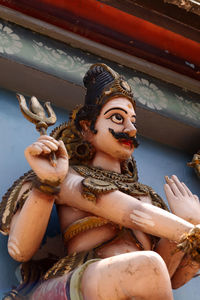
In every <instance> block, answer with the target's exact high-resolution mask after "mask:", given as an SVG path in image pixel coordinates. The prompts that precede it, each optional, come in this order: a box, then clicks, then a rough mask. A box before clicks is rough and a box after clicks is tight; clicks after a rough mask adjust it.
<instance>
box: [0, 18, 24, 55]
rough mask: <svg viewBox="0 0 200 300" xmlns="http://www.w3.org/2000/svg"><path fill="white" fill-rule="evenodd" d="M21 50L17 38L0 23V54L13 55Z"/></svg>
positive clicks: (9, 29)
mask: <svg viewBox="0 0 200 300" xmlns="http://www.w3.org/2000/svg"><path fill="white" fill-rule="evenodd" d="M21 48H22V43H21V42H20V38H19V36H18V35H17V34H15V33H14V32H13V30H12V29H11V28H9V27H8V26H4V25H2V24H1V23H0V53H7V54H15V53H18V52H20V50H21Z"/></svg>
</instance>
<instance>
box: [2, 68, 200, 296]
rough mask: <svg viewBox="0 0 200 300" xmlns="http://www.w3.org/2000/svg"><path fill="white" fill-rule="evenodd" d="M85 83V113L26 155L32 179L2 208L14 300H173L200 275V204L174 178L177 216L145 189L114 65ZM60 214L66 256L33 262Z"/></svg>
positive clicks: (124, 88) (131, 107) (75, 114)
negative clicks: (15, 265)
mask: <svg viewBox="0 0 200 300" xmlns="http://www.w3.org/2000/svg"><path fill="white" fill-rule="evenodd" d="M83 82H84V86H85V88H86V95H85V103H84V105H82V106H79V107H78V108H76V109H74V111H72V113H71V115H70V120H69V122H68V123H65V124H62V125H60V126H59V127H57V128H56V129H55V130H54V131H53V132H52V134H51V135H50V136H48V135H41V136H40V137H39V138H38V140H37V141H35V142H34V143H33V144H31V145H30V146H28V147H27V148H26V150H25V157H26V159H27V161H28V163H29V165H30V167H31V169H32V170H31V171H29V172H28V173H26V174H25V175H24V176H22V177H21V178H20V179H19V180H17V181H16V182H15V183H14V185H13V186H12V187H11V188H10V189H9V190H8V192H7V193H6V194H5V196H4V197H3V200H2V202H1V205H0V218H1V222H0V229H1V232H2V233H4V234H8V235H9V238H8V252H9V254H10V255H11V257H12V258H13V259H15V260H17V261H20V262H22V279H23V283H22V284H21V285H20V286H19V287H18V288H16V289H14V290H12V291H11V292H10V294H9V295H7V296H6V297H7V298H6V297H5V299H27V298H28V299H31V300H38V299H39V300H47V299H54V300H57V299H59V300H62V299H65V300H70V299H71V300H80V299H81V300H124V299H134V300H142V299H143V300H145V299H146V300H161V299H165V300H171V299H173V293H172V288H178V287H180V286H182V285H183V284H185V283H186V282H187V281H189V280H190V279H191V278H192V277H193V276H194V275H195V274H196V272H197V271H198V269H199V263H200V227H199V225H198V224H199V223H200V204H199V199H198V197H197V196H196V195H193V194H192V192H191V191H190V190H189V189H188V188H187V186H186V185H185V184H184V183H182V182H180V181H179V179H178V178H177V177H176V176H175V175H173V176H172V177H171V178H169V177H166V184H165V186H164V189H165V193H166V198H167V201H168V203H169V207H170V211H169V209H168V207H167V205H166V204H165V202H164V201H163V200H162V199H161V197H159V195H157V194H156V192H155V191H154V190H153V189H152V188H151V187H149V186H147V185H145V184H142V183H140V182H139V181H138V174H137V167H136V162H135V160H134V159H133V157H132V154H133V152H134V150H135V148H137V147H138V141H137V137H136V135H137V126H136V111H135V110H136V104H135V101H134V98H133V94H132V91H131V88H130V86H129V85H128V83H127V82H126V81H125V80H124V79H123V78H122V77H121V76H120V75H119V74H118V73H116V72H115V71H114V70H112V69H111V68H110V67H108V66H107V65H105V64H94V65H92V66H91V67H90V69H89V70H88V71H87V73H86V75H85V77H84V79H83ZM138 151H139V150H138ZM52 153H54V156H55V161H54V163H52ZM149 176H150V175H149ZM54 204H55V205H56V207H57V213H58V217H59V222H60V230H61V232H62V234H63V243H64V245H65V247H66V255H65V256H64V257H60V258H57V260H54V261H53V260H51V259H49V260H48V259H47V260H45V261H44V260H43V261H40V262H36V261H33V260H32V257H33V255H34V254H35V253H36V252H37V250H38V249H39V247H40V245H41V242H42V239H43V237H44V234H45V231H46V228H47V224H48V221H49V218H50V215H51V211H52V207H53V205H54ZM33 270H36V271H38V272H37V274H38V276H37V280H36V279H35V277H33V279H32V289H31V290H30V289H27V288H26V286H27V284H29V287H30V281H31V280H30V277H31V274H32V272H33ZM27 274H29V282H28V279H27V277H28V275H27ZM31 278H32V277H31ZM9 297H10V298H9Z"/></svg>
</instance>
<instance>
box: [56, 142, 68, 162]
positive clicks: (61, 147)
mask: <svg viewBox="0 0 200 300" xmlns="http://www.w3.org/2000/svg"><path fill="white" fill-rule="evenodd" d="M58 152H59V157H61V158H64V159H66V158H68V153H67V150H66V147H65V144H64V143H63V141H59V148H58Z"/></svg>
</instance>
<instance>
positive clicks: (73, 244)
mask: <svg viewBox="0 0 200 300" xmlns="http://www.w3.org/2000/svg"><path fill="white" fill-rule="evenodd" d="M78 179H79V180H78ZM82 179H83V178H82V177H81V176H80V175H79V174H77V173H76V172H75V171H73V170H71V171H70V172H69V174H68V176H67V178H66V180H65V181H64V182H63V184H62V191H61V196H60V198H59V199H58V200H57V201H56V204H57V211H58V215H59V221H60V227H61V232H62V233H64V232H65V230H66V229H67V228H68V227H69V226H70V225H71V224H73V223H74V222H75V221H78V220H81V219H83V218H85V217H88V216H93V214H92V213H89V212H85V211H82V210H80V209H77V208H74V207H71V206H69V205H68V198H67V197H66V195H69V189H70V190H71V191H72V193H73V189H75V188H76V189H77V185H79V182H80V181H81V180H82ZM69 196H71V195H69ZM140 200H141V201H142V202H146V203H151V199H150V198H149V197H141V198H140ZM84 201H88V200H86V199H84ZM131 230H132V233H133V235H132V234H131V232H130V231H129V232H124V233H123V234H122V231H121V230H120V228H119V227H118V226H117V225H116V224H113V223H108V224H106V225H103V226H100V227H98V228H92V229H88V230H86V231H84V232H81V233H79V234H76V235H75V236H74V237H73V238H71V239H70V240H69V241H68V242H67V243H65V245H66V247H67V252H68V254H71V253H73V252H80V251H89V250H91V249H93V248H95V247H97V245H102V244H103V246H100V247H98V249H97V250H96V253H97V255H98V256H99V257H100V258H106V257H110V256H114V255H118V254H122V253H128V252H133V251H138V250H142V247H143V249H144V250H151V240H150V238H149V236H148V235H147V234H145V233H143V232H141V231H139V230H136V229H131ZM108 241H109V242H108ZM138 242H139V243H138ZM138 244H140V245H141V246H142V247H141V246H139V245H138Z"/></svg>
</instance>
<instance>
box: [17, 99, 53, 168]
mask: <svg viewBox="0 0 200 300" xmlns="http://www.w3.org/2000/svg"><path fill="white" fill-rule="evenodd" d="M17 99H18V101H19V106H20V109H21V112H22V114H23V116H24V117H25V118H26V119H27V120H28V121H30V122H31V123H34V124H35V125H36V129H37V130H38V131H39V133H40V135H46V134H47V133H46V130H47V128H48V127H49V126H51V125H54V124H55V123H56V115H55V113H54V111H53V109H52V107H51V104H50V102H45V103H44V107H45V108H46V111H47V115H48V117H47V116H46V113H45V110H44V108H43V107H42V105H41V104H40V102H39V101H38V100H37V98H36V97H34V96H33V97H31V100H30V104H29V108H28V107H27V104H26V99H25V97H24V96H23V95H20V94H17ZM50 160H51V164H52V165H53V166H55V165H56V156H55V153H54V152H52V155H51V156H50Z"/></svg>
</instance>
